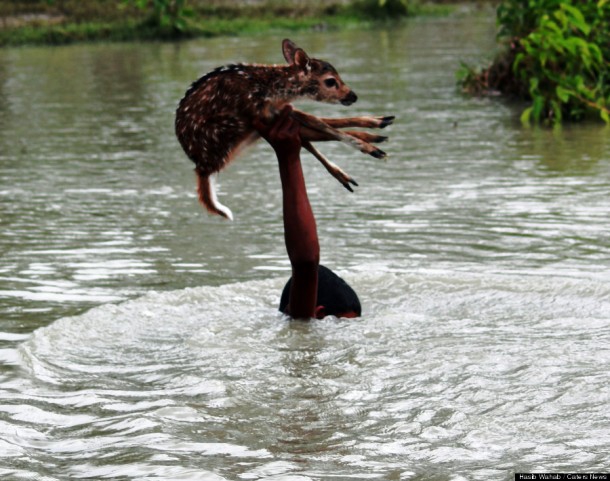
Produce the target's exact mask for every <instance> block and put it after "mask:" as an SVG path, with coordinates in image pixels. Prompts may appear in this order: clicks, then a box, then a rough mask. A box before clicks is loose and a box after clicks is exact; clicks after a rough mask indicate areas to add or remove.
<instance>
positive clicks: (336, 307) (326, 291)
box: [279, 265, 362, 319]
mask: <svg viewBox="0 0 610 481" xmlns="http://www.w3.org/2000/svg"><path fill="white" fill-rule="evenodd" d="M291 283H292V278H290V279H288V282H287V283H286V285H285V286H284V290H283V291H282V297H281V299H280V306H279V310H280V311H281V312H283V313H284V314H288V313H287V312H286V310H287V308H288V303H289V301H290V299H289V297H290V285H291ZM361 314H362V308H361V306H360V300H359V299H358V296H357V295H356V293H355V292H354V290H353V289H352V288H351V287H350V286H349V285H348V284H347V282H345V281H344V280H343V279H341V278H340V277H339V276H338V275H337V274H335V273H334V272H333V271H331V270H330V269H328V268H327V267H324V266H322V265H320V266H318V301H317V307H316V315H315V317H316V318H318V319H322V318H323V317H325V316H336V317H359V316H360V315H361Z"/></svg>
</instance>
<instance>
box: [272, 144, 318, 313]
mask: <svg viewBox="0 0 610 481" xmlns="http://www.w3.org/2000/svg"><path fill="white" fill-rule="evenodd" d="M279 166H280V177H281V180H282V192H283V209H284V238H285V241H286V250H287V252H288V258H289V259H290V263H291V265H292V285H291V290H290V314H291V315H292V316H293V317H296V318H309V317H313V315H314V313H315V308H316V295H317V287H318V264H319V261H320V245H319V242H318V233H317V229H316V221H315V218H314V215H313V211H312V209H311V205H310V203H309V198H308V197H307V190H306V188H305V179H304V177H303V170H302V168H301V162H300V159H299V156H298V155H296V156H293V155H291V156H288V157H286V158H283V159H282V160H281V161H280V163H279Z"/></svg>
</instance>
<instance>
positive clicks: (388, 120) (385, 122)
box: [379, 115, 396, 129]
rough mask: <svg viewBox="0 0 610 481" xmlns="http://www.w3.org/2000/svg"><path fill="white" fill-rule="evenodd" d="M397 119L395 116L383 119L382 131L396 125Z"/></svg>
mask: <svg viewBox="0 0 610 481" xmlns="http://www.w3.org/2000/svg"><path fill="white" fill-rule="evenodd" d="M395 118H396V117H395V116H394V115H388V116H387V117H383V118H382V119H381V125H379V128H380V129H383V128H384V127H387V126H388V125H392V124H393V123H394V119H395Z"/></svg>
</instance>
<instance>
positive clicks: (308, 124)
mask: <svg viewBox="0 0 610 481" xmlns="http://www.w3.org/2000/svg"><path fill="white" fill-rule="evenodd" d="M282 51H283V54H284V58H285V59H286V61H287V62H288V65H246V64H236V65H228V66H225V67H219V68H217V69H216V70H214V71H212V72H210V73H208V74H207V75H204V76H203V77H201V78H200V79H199V80H197V81H195V82H194V83H193V84H192V85H191V87H190V88H189V89H188V90H187V92H186V94H185V95H184V97H183V98H182V100H181V101H180V104H179V105H178V109H177V111H176V125H175V127H176V135H177V136H178V140H179V141H180V144H181V145H182V148H183V149H184V151H185V152H186V154H187V155H188V157H189V158H190V159H191V160H192V161H193V162H194V163H195V172H196V174H197V184H198V185H197V191H198V194H199V200H200V202H201V203H202V204H203V205H204V206H205V208H206V209H207V210H208V211H209V212H210V213H213V214H218V215H221V216H223V217H226V218H227V219H233V215H232V213H231V211H230V210H229V209H228V208H227V207H226V206H224V205H222V204H221V203H220V202H218V200H217V198H216V193H215V191H214V185H213V184H212V183H211V182H210V176H211V175H212V174H214V173H216V172H219V171H220V170H221V169H222V168H223V167H225V166H226V165H227V164H229V163H230V162H231V161H232V160H233V159H234V158H235V157H237V155H238V154H239V153H240V152H241V151H242V150H243V149H244V148H245V147H247V146H248V145H250V144H252V143H253V142H254V141H256V140H257V139H258V138H259V137H260V135H259V133H258V132H257V131H256V130H255V128H254V127H253V121H254V119H261V120H263V121H264V122H269V121H270V120H272V119H273V117H274V116H275V115H276V114H277V113H279V112H280V111H281V110H282V108H283V107H284V106H285V105H286V104H288V103H290V102H292V101H293V100H295V99H298V98H310V99H314V100H318V101H321V102H329V103H339V102H340V103H341V104H343V105H351V104H353V103H354V102H355V101H356V100H357V98H358V97H357V96H356V94H355V93H354V92H353V91H352V90H351V89H350V88H349V87H348V86H347V85H345V83H343V81H342V80H341V77H339V74H338V73H337V71H336V70H335V68H334V67H333V66H332V65H331V64H329V63H328V62H325V61H323V60H318V59H315V58H310V57H309V56H308V55H307V54H306V53H305V51H304V50H302V49H300V48H298V47H297V46H296V45H295V44H294V43H292V42H291V41H290V40H288V39H286V40H284V41H283V43H282ZM291 115H293V117H294V118H295V119H296V120H298V121H299V122H300V123H301V140H302V145H303V147H304V148H306V149H307V150H308V151H310V152H311V153H312V154H313V155H314V156H315V157H316V158H317V159H318V160H319V161H320V162H321V163H322V164H323V165H324V167H326V169H327V170H328V172H330V174H331V175H333V176H334V177H335V178H336V179H337V180H338V181H339V182H340V183H341V184H343V186H344V187H345V188H347V189H348V190H350V191H352V188H351V185H358V184H357V183H356V182H355V181H354V179H352V178H351V176H349V175H348V174H347V173H346V172H344V171H343V170H341V169H340V168H339V167H338V166H337V165H335V164H333V163H332V162H331V161H329V160H328V159H326V158H325V157H324V156H323V155H322V154H321V153H320V152H318V150H317V149H316V148H315V147H314V146H313V145H312V144H311V142H312V141H325V140H338V141H341V142H345V143H346V144H348V145H351V146H352V147H354V148H356V149H358V150H360V151H361V152H364V153H366V154H369V155H372V156H373V157H377V158H383V157H385V155H386V154H385V152H383V151H382V150H380V149H378V148H377V147H375V146H373V145H371V143H373V142H382V141H384V140H386V139H387V137H383V136H380V135H373V134H370V133H367V132H359V131H340V130H337V129H339V128H344V127H361V128H383V127H385V126H387V125H390V124H391V123H392V121H393V120H394V117H352V118H342V119H323V118H318V117H315V116H313V115H310V114H306V113H305V112H301V111H299V110H294V111H293V112H292V114H291Z"/></svg>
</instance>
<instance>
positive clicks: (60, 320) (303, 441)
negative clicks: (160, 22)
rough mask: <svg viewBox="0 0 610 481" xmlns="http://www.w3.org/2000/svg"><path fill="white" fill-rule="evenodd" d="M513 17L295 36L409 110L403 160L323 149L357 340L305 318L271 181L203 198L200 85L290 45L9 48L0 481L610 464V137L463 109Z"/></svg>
mask: <svg viewBox="0 0 610 481" xmlns="http://www.w3.org/2000/svg"><path fill="white" fill-rule="evenodd" d="M494 33H495V32H494V25H493V19H492V18H491V17H485V16H484V17H479V16H476V15H469V16H464V17H462V18H460V17H456V18H449V19H424V20H416V21H413V22H411V23H409V24H408V25H407V26H406V27H404V28H399V29H389V30H384V29H382V30H370V31H342V32H317V33H311V34H299V35H298V36H295V37H294V38H293V40H295V41H296V42H297V43H300V44H301V45H302V46H304V47H305V48H306V49H307V50H309V51H310V53H312V54H315V55H316V56H318V57H321V58H326V59H328V60H330V61H332V62H333V63H334V64H335V66H336V67H337V68H338V69H339V71H340V72H341V74H342V76H343V78H344V80H345V81H346V82H348V83H349V84H350V85H351V86H352V87H353V88H354V90H355V91H356V92H357V93H358V95H359V101H358V103H356V104H355V105H354V106H352V107H350V108H349V109H348V108H345V107H339V106H329V105H320V104H312V103H306V104H303V105H302V107H303V108H304V109H306V110H308V111H310V112H313V113H317V114H321V115H326V116H333V115H336V116H339V115H353V114H359V113H363V114H364V113H367V114H368V113H375V114H379V115H382V114H383V115H386V114H394V115H396V116H397V117H398V120H397V122H396V124H395V125H394V126H393V127H391V128H390V129H388V134H389V135H390V137H391V139H390V142H389V143H387V144H385V147H384V149H385V150H387V152H388V153H389V158H388V160H387V161H379V160H376V159H373V158H368V157H365V156H363V155H362V154H360V153H357V152H354V151H352V150H351V149H349V148H348V147H346V146H343V145H322V146H321V147H320V148H321V150H323V151H324V152H325V153H326V154H327V155H328V156H329V157H330V158H331V159H333V160H334V161H336V162H337V163H339V164H340V165H341V166H342V167H344V168H345V170H347V171H348V172H350V173H351V174H352V175H353V176H354V178H356V180H357V181H358V182H359V184H360V187H358V188H357V190H356V193H354V194H350V193H349V192H347V191H346V190H345V189H343V188H342V187H341V186H340V185H339V184H338V183H337V182H336V181H335V180H334V179H332V178H331V177H330V176H328V175H327V173H326V172H325V171H324V170H323V169H322V168H321V166H320V165H319V164H318V163H317V162H316V161H315V160H313V159H312V158H310V157H309V156H307V155H306V154H304V155H303V163H304V169H305V175H306V179H307V183H308V188H309V194H310V198H311V201H312V204H313V208H314V212H315V214H316V218H317V220H318V230H319V235H320V240H321V249H322V262H323V263H324V264H326V265H328V266H329V267H331V268H333V269H334V270H336V271H337V272H339V273H340V274H341V275H342V276H344V277H345V279H346V280H348V281H349V282H350V284H352V285H353V286H354V288H355V289H356V291H357V292H358V293H359V295H360V297H361V301H362V304H363V309H364V313H363V314H364V315H363V317H362V318H360V319H357V320H350V321H347V320H337V319H326V320H324V321H320V322H313V323H310V324H303V323H293V322H288V321H286V320H285V319H283V318H282V317H281V316H279V315H278V314H277V312H276V306H277V303H278V301H279V295H280V291H281V288H282V286H283V283H284V282H285V280H286V279H287V276H288V274H289V263H288V261H287V258H286V254H285V248H284V245H283V237H282V235H283V234H282V222H281V195H280V185H279V177H278V174H277V166H276V161H275V160H274V158H273V155H272V153H271V150H270V149H269V148H268V147H267V146H265V145H263V144H262V143H261V144H259V145H257V146H256V147H255V148H253V149H252V150H250V151H249V152H247V154H246V155H245V156H243V157H242V158H240V159H239V160H238V161H237V162H236V163H235V164H234V165H232V166H231V167H230V168H229V169H228V170H227V171H226V172H224V173H223V174H222V175H221V176H220V178H219V184H220V196H221V200H222V202H223V203H225V204H226V205H228V206H229V207H230V208H231V209H232V210H233V212H234V214H235V217H236V219H235V221H234V222H233V223H227V222H224V221H223V220H221V219H216V218H211V217H208V216H207V215H206V214H205V213H203V212H202V211H201V209H200V207H199V206H198V205H197V202H196V198H195V192H194V188H195V182H194V176H193V173H192V166H191V165H190V161H188V160H187V159H186V157H185V156H184V154H183V153H182V152H181V150H180V147H179V146H178V144H177V141H176V140H175V138H174V135H173V130H172V129H173V111H174V109H175V106H176V104H177V102H178V100H179V99H180V98H181V96H182V95H183V93H184V91H185V89H186V88H187V86H188V85H189V83H190V82H191V81H192V80H194V79H196V78H197V77H199V76H200V75H202V74H203V73H205V72H207V71H209V70H210V69H212V68H214V67H216V66H218V65H222V64H226V63H230V62H236V61H252V62H280V61H281V52H280V42H281V39H282V35H279V34H278V35H266V36H260V37H250V38H248V39H244V38H239V39H214V40H197V41H192V42H187V43H179V44H113V45H105V44H100V45H86V46H72V47H62V48H19V49H4V50H2V51H0V226H1V229H0V252H1V257H0V363H1V364H0V474H1V475H2V476H3V479H4V478H5V479H41V480H62V479H193V480H213V481H214V480H223V479H224V480H274V481H297V480H298V481H303V480H348V479H387V480H406V479H426V480H428V479H433V480H462V479H477V480H487V479H512V478H513V473H514V472H515V471H564V472H565V471H578V472H600V471H601V472H603V471H607V467H608V466H609V465H610V430H609V429H608V425H609V424H610V418H609V415H608V409H607V406H608V402H609V401H610V389H609V388H608V385H610V382H609V375H608V367H609V363H610V350H609V349H608V341H609V340H610V282H609V281H610V276H609V275H608V266H609V265H610V239H609V234H608V227H607V226H608V225H609V224H610V214H609V209H608V191H609V189H610V141H609V139H610V136H609V135H608V130H607V129H606V128H604V127H603V126H599V125H592V124H589V125H584V126H583V125H580V126H568V127H564V128H563V129H561V130H555V131H552V130H544V129H524V128H522V127H521V126H520V125H519V123H518V116H519V109H518V108H516V107H515V106H509V105H506V104H504V103H502V102H499V101H495V100H477V99H468V98H465V97H462V96H460V95H459V93H458V92H457V91H456V89H455V80H454V71H455V70H456V68H457V66H458V65H459V61H460V60H462V59H465V60H471V59H478V58H481V57H484V56H485V55H490V54H491V52H492V51H493V45H494Z"/></svg>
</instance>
